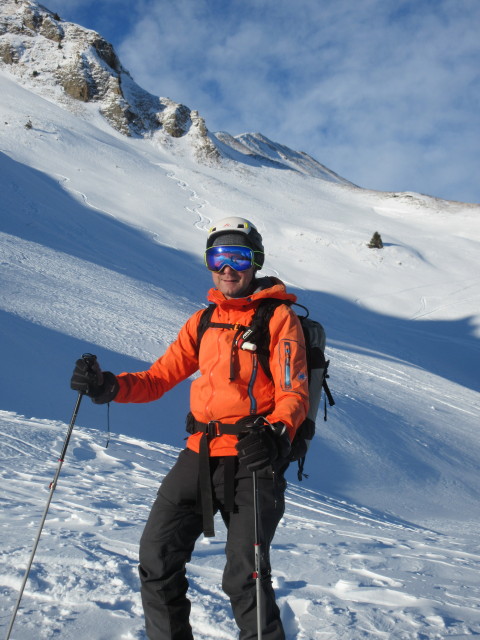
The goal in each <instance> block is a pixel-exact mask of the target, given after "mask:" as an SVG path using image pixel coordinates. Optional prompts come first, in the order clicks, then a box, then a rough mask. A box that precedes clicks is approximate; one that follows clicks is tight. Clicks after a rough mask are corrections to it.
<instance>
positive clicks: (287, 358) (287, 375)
mask: <svg viewBox="0 0 480 640" xmlns="http://www.w3.org/2000/svg"><path fill="white" fill-rule="evenodd" d="M284 349H285V389H291V388H292V377H291V366H290V355H291V350H290V342H285V346H284Z"/></svg>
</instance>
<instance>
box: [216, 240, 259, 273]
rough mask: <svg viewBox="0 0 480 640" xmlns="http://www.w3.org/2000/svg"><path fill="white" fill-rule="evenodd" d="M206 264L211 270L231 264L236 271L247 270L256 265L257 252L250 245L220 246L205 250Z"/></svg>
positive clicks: (217, 269)
mask: <svg viewBox="0 0 480 640" xmlns="http://www.w3.org/2000/svg"><path fill="white" fill-rule="evenodd" d="M205 264H206V265H207V267H208V269H210V271H221V270H222V269H223V267H226V266H229V267H231V268H232V269H235V271H246V270H247V269H250V267H253V266H255V252H254V251H253V250H252V249H250V247H241V246H236V245H233V246H221V245H220V246H218V247H210V249H207V250H206V251H205Z"/></svg>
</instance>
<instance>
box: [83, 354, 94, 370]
mask: <svg viewBox="0 0 480 640" xmlns="http://www.w3.org/2000/svg"><path fill="white" fill-rule="evenodd" d="M82 360H84V362H85V363H86V364H87V366H88V368H89V369H91V368H92V367H93V366H94V364H95V363H96V361H97V356H95V355H93V353H84V354H83V355H82Z"/></svg>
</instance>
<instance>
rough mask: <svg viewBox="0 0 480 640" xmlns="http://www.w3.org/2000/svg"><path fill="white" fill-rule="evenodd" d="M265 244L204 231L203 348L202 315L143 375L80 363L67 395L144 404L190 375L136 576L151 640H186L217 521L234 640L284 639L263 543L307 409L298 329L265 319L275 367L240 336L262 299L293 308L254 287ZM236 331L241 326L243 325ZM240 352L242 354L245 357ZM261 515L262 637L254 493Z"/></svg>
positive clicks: (275, 292)
mask: <svg viewBox="0 0 480 640" xmlns="http://www.w3.org/2000/svg"><path fill="white" fill-rule="evenodd" d="M264 258H265V255H264V248H263V243H262V237H261V236H260V234H259V232H258V230H257V229H256V227H255V226H254V225H253V224H252V223H251V222H249V221H248V220H246V219H244V218H237V217H229V218H224V219H222V220H220V221H219V222H218V223H217V224H216V225H215V226H214V227H213V228H212V229H210V231H209V234H208V238H207V247H206V252H205V264H206V266H207V267H208V269H209V270H210V271H211V273H212V278H213V284H214V285H215V286H214V288H212V289H211V290H210V291H209V293H208V300H209V301H210V302H211V303H214V304H215V305H216V306H215V307H214V310H213V315H212V316H211V319H210V322H209V324H208V326H207V327H206V330H205V328H204V334H203V337H202V339H201V340H199V331H198V328H199V323H201V319H202V316H203V314H204V312H205V310H204V309H202V310H199V311H198V312H196V313H195V314H194V315H193V316H192V317H191V318H190V319H189V320H187V322H186V323H185V325H184V326H183V327H182V328H181V329H180V332H179V334H178V337H177V339H176V340H175V341H174V342H173V343H172V344H171V345H170V346H169V347H168V349H167V350H166V352H165V353H164V355H163V356H161V357H160V358H159V359H158V360H157V361H156V362H155V363H154V364H153V365H152V366H151V367H150V368H149V369H148V370H146V371H141V372H137V373H121V374H120V375H114V374H113V373H111V372H103V371H102V370H101V369H100V367H99V365H98V363H96V364H95V366H94V368H93V369H92V367H88V366H87V365H86V364H85V361H84V360H78V361H77V363H76V367H75V370H74V373H73V376H72V381H71V387H72V388H73V389H75V390H77V391H83V392H84V393H86V394H87V395H89V396H90V397H91V398H92V400H93V402H95V403H97V404H103V403H106V402H110V401H111V400H115V401H116V402H149V401H152V400H157V399H158V398H160V397H161V396H162V395H163V394H164V393H165V392H166V391H168V390H169V389H171V388H172V387H173V386H174V385H176V384H177V383H179V382H180V381H182V380H185V379H186V378H188V377H189V376H191V375H192V374H193V373H195V372H196V371H197V370H200V376H199V377H197V378H196V379H195V380H193V382H192V384H191V394H190V413H189V414H188V416H187V431H189V433H190V436H189V437H188V440H187V443H186V448H185V449H184V450H183V451H182V452H181V453H180V455H179V457H178V459H177V462H176V463H175V465H174V466H173V468H172V469H171V470H170V472H169V473H168V474H167V475H166V477H165V478H164V480H163V482H162V483H161V485H160V488H159V490H158V494H157V498H156V500H155V502H154V504H153V506H152V509H151V512H150V516H149V518H148V521H147V523H146V526H145V529H144V532H143V535H142V537H141V541H140V554H139V556H140V563H139V574H140V581H141V594H142V603H143V608H144V613H145V625H146V632H147V636H148V638H149V639H150V640H167V639H168V640H193V635H192V629H191V626H190V623H189V614H190V601H189V600H188V598H187V589H188V581H187V578H186V568H185V565H186V563H187V562H188V561H189V560H190V557H191V554H192V551H193V548H194V545H195V542H196V540H197V539H198V538H199V536H200V535H201V534H202V531H203V533H204V535H206V536H211V535H214V530H213V515H214V513H217V512H218V511H219V512H220V514H221V516H222V519H223V521H224V523H225V525H226V528H227V543H226V547H225V554H226V565H225V569H224V573H223V581H222V587H223V590H224V591H225V593H226V594H227V595H228V596H229V598H230V602H231V605H232V609H233V613H234V616H235V620H236V623H237V625H238V627H239V629H240V634H239V638H240V640H253V639H254V638H257V637H262V638H263V639H264V640H283V639H284V638H285V634H284V631H283V627H282V622H281V620H280V612H279V609H278V606H277V604H276V602H275V594H274V590H273V587H272V582H271V567H270V557H269V551H270V545H271V542H272V539H273V536H274V534H275V530H276V528H277V525H278V523H279V521H280V519H281V517H282V515H283V513H284V492H285V487H286V481H285V479H284V472H285V470H286V468H287V467H288V453H289V450H290V442H291V440H292V438H293V436H294V434H295V430H296V428H297V427H298V426H299V425H300V424H301V423H302V421H303V420H304V418H305V416H306V413H307V410H308V380H307V365H306V359H305V346H304V338H303V333H302V328H301V325H300V322H299V320H298V318H297V316H296V315H295V313H294V312H293V311H291V309H290V307H289V306H288V305H286V304H280V305H279V306H278V307H277V308H276V309H275V312H274V314H273V316H272V318H271V320H270V324H269V328H270V335H271V341H270V355H269V362H270V369H271V377H268V376H267V374H266V373H265V372H264V370H263V368H262V367H261V366H259V363H258V354H256V353H255V351H254V350H252V346H251V344H249V343H248V341H243V342H242V339H241V336H242V335H243V333H244V331H245V327H247V326H248V325H249V324H250V322H251V319H252V317H253V314H254V311H255V309H256V307H257V306H258V304H259V303H260V301H262V300H263V299H265V298H276V299H280V300H285V301H295V299H296V297H295V296H294V295H293V294H290V293H287V291H286V288H285V285H284V284H283V283H282V282H281V281H280V280H278V279H277V278H270V277H264V278H257V271H258V270H260V269H261V267H262V266H263V262H264ZM241 326H243V329H241V328H240V329H239V327H241ZM242 347H243V348H242ZM253 474H255V484H256V493H255V495H256V496H258V502H259V505H260V508H259V510H258V512H257V518H259V522H258V528H259V532H260V538H261V540H260V542H261V552H260V554H261V565H260V566H261V573H260V576H257V580H259V585H261V586H260V587H259V588H260V593H259V596H260V595H261V598H260V597H259V598H258V599H259V600H260V601H261V611H260V610H259V615H260V618H261V627H262V628H261V629H257V626H258V625H259V621H258V619H257V606H256V605H257V594H256V581H255V575H254V541H255V538H254V525H255V524H257V521H256V520H254V517H255V514H254V502H255V501H254V493H253V490H252V489H253Z"/></svg>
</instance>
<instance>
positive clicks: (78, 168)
mask: <svg viewBox="0 0 480 640" xmlns="http://www.w3.org/2000/svg"><path fill="white" fill-rule="evenodd" d="M60 36H61V37H60ZM0 59H1V60H2V61H3V62H0V130H1V134H0V181H1V196H2V198H1V207H0V264H1V270H0V281H1V287H0V322H1V335H2V367H1V370H2V385H0V410H1V416H0V434H1V436H0V437H1V445H0V456H1V457H2V465H1V469H0V474H1V476H2V479H3V482H2V506H3V511H2V516H1V517H0V524H1V526H0V535H1V539H2V545H1V552H0V557H1V562H2V570H1V572H0V574H1V578H0V584H1V588H2V593H3V594H4V597H3V599H2V603H1V605H0V611H1V617H0V620H1V624H2V626H5V627H6V626H7V624H8V621H9V616H10V612H11V608H12V606H13V604H14V601H15V596H16V590H17V589H18V587H19V585H20V582H21V578H22V575H23V570H24V567H25V565H26V562H27V559H28V555H29V552H30V548H31V544H32V541H33V538H34V534H35V531H36V527H37V526H38V524H39V519H40V515H41V512H42V510H43V505H44V502H45V500H46V497H47V492H46V491H45V487H46V486H47V485H48V482H49V481H50V479H51V476H52V475H53V471H54V468H55V466H56V456H57V455H58V451H59V448H60V446H61V441H62V438H63V436H64V435H65V430H66V426H65V422H68V419H69V417H70V414H71V411H72V408H73V403H74V400H75V398H74V394H72V392H71V391H70V389H69V378H70V374H71V370H72V368H73V363H74V361H75V359H76V358H77V357H78V356H79V355H80V354H81V353H83V352H84V351H93V352H95V353H96V354H97V355H98V357H99V360H100V363H101V364H102V365H103V366H104V368H107V369H111V370H112V371H115V372H119V371H122V370H134V369H140V368H145V367H146V366H147V364H148V363H149V362H151V361H152V360H153V359H155V358H156V357H158V355H159V354H161V353H162V351H163V350H164V348H165V347H166V345H167V344H168V343H169V342H170V341H171V340H172V339H174V337H175V335H176V332H177V331H178V329H179V327H180V326H181V324H182V322H183V321H184V320H185V319H186V318H187V317H188V316H189V314H190V313H192V312H193V311H194V310H195V309H197V308H198V307H199V306H201V305H202V304H204V303H205V292H206V290H207V288H208V287H209V286H210V275H209V273H208V271H207V270H206V269H205V268H204V266H203V262H202V253H203V247H204V243H205V237H206V229H207V228H208V227H209V225H210V222H211V221H212V220H215V219H218V218H219V217H221V216H223V215H244V216H247V217H250V218H251V219H252V220H254V221H255V222H256V223H257V224H258V226H259V228H260V230H261V232H262V234H263V236H264V240H265V244H266V252H267V256H266V265H265V273H267V274H275V275H278V276H279V277H280V278H282V279H283V280H284V281H286V282H287V284H288V286H289V287H290V288H291V289H292V290H294V291H295V292H296V293H297V295H298V296H299V298H300V302H302V303H303V304H306V305H307V306H308V307H309V309H310V313H311V315H312V316H313V317H316V318H318V319H320V320H321V321H322V323H323V324H324V325H325V327H326V330H327V336H328V356H329V357H330V359H331V376H332V378H331V387H332V390H333V392H334V395H335V398H336V401H337V406H336V407H335V408H334V409H333V410H331V411H330V413H329V419H328V422H326V423H324V422H323V420H322V419H321V417H320V418H319V420H318V422H317V431H318V433H317V436H316V438H315V441H314V444H313V445H312V450H311V453H310V454H309V461H308V462H307V472H309V473H310V478H309V480H308V481H306V482H305V483H303V484H301V485H299V484H298V483H297V482H296V476H295V473H294V472H292V473H291V474H290V477H289V480H290V489H289V493H288V508H287V514H286V516H285V519H284V521H282V525H281V527H280V529H279V533H278V537H277V539H276V541H275V545H274V550H273V553H274V557H273V564H274V569H275V580H276V583H277V587H278V590H279V602H280V606H281V607H282V611H283V615H284V618H285V621H286V626H287V630H288V637H289V640H290V639H293V638H303V639H306V640H314V639H317V638H342V639H345V640H352V639H353V640H357V638H372V639H373V638H380V637H381V638H385V637H389V638H394V639H402V640H403V639H409V640H410V639H423V640H434V639H438V638H445V637H452V638H463V637H470V636H473V635H478V634H479V633H480V613H479V609H478V599H479V587H478V578H477V575H478V568H479V559H480V549H479V545H478V540H477V527H478V518H479V515H480V509H479V497H480V479H479V473H478V470H479V465H478V460H479V453H480V444H479V435H478V424H479V416H480V402H479V394H478V391H479V375H478V362H479V337H480V328H479V324H480V306H479V297H480V296H479V294H480V282H479V278H478V273H479V262H480V258H479V255H480V253H479V243H480V222H479V220H480V219H479V215H480V207H479V206H476V205H465V204H463V203H457V202H445V201H442V200H438V199H435V198H430V197H426V196H422V195H419V194H415V193H401V194H396V193H377V192H372V191H366V190H363V189H361V188H358V187H356V186H354V185H352V184H350V183H349V182H348V181H347V180H344V179H342V178H341V177H339V176H336V175H335V174H334V173H333V172H331V171H329V170H328V169H327V168H326V167H324V166H323V165H321V164H320V163H319V162H317V161H316V160H314V159H312V158H310V157H309V156H307V155H305V154H302V153H299V152H294V151H292V150H290V149H288V148H286V147H284V146H283V145H281V144H277V143H273V142H271V141H269V140H268V139H266V138H265V137H264V136H262V135H261V134H245V135H242V136H237V137H232V136H229V134H227V133H211V132H209V131H208V130H207V127H206V125H205V123H204V121H203V120H202V119H201V118H200V116H198V115H196V112H194V111H190V109H187V108H186V107H182V105H178V104H177V103H174V102H173V101H171V100H170V101H169V100H167V99H164V98H156V97H154V96H150V95H149V94H147V93H146V92H144V91H143V90H142V89H140V88H139V87H138V86H137V85H136V84H135V83H134V80H133V79H132V78H130V76H129V75H128V73H127V72H126V71H125V70H124V69H123V67H122V65H121V62H120V61H119V60H118V58H117V57H116V56H115V53H114V51H113V48H112V47H111V45H109V44H108V43H106V42H105V41H104V40H103V39H102V38H101V36H99V35H98V34H95V33H94V32H92V31H88V30H86V29H83V28H81V27H79V26H78V25H72V24H69V23H66V22H63V21H61V20H59V19H58V16H56V15H55V14H52V13H50V12H49V11H48V10H46V9H44V8H42V7H41V6H40V5H37V4H36V3H34V2H30V1H29V0H18V2H15V1H14V0H4V1H3V2H2V4H1V5H0ZM34 71H36V73H34ZM66 77H71V78H78V77H81V78H83V80H84V81H85V83H86V84H85V85H84V86H85V87H86V89H85V91H86V93H81V92H80V94H79V95H77V96H72V94H71V93H69V91H70V89H69V88H68V86H67V87H66V86H65V85H66V82H65V78H66ZM82 82H83V81H82ZM80 85H81V82H80V84H79V85H78V86H80ZM89 91H91V93H88V92H89ZM117 107H118V109H117ZM114 113H115V114H117V115H116V116H115V117H114V116H113V115H112V114H114ZM129 113H131V114H133V115H132V116H129V115H128V114H129ZM182 113H183V116H182V117H181V114H182ZM122 114H123V115H122ZM169 114H170V116H171V118H170V119H169V118H167V115H169ZM170 116H169V117H170ZM172 122H173V123H175V126H174V127H173V128H170V124H171V123H172ZM182 123H183V124H182ZM374 231H379V232H380V234H381V236H382V239H383V242H384V248H383V249H381V250H372V249H369V248H368V247H367V244H368V242H369V240H370V238H371V236H372V234H373V232H374ZM188 386H189V385H188V381H187V382H186V383H184V384H182V385H179V387H178V388H177V389H175V390H173V391H172V392H170V393H169V394H168V395H167V396H166V397H165V398H162V399H161V400H160V401H159V402H157V403H152V405H139V406H118V405H115V404H113V405H112V407H111V410H110V427H111V429H112V432H113V434H112V437H111V442H110V444H109V447H108V449H105V448H104V445H105V443H106V440H107V434H106V433H105V432H104V430H105V428H106V425H107V414H106V409H105V408H99V407H95V406H93V405H92V404H91V403H90V402H88V401H86V400H85V401H84V402H83V404H82V407H81V411H80V414H79V417H78V427H77V428H76V429H75V431H74V438H73V440H72V445H71V448H70V449H69V451H68V452H67V459H66V461H65V464H64V470H63V472H62V476H61V477H60V482H59V486H58V488H57V492H56V494H55V497H54V502H53V505H52V512H51V514H50V516H49V518H48V519H47V522H46V527H45V533H44V535H43V537H42V539H41V542H40V546H39V550H38V556H37V560H36V562H35V564H34V569H33V572H32V577H31V580H30V582H29V584H28V586H27V590H26V593H25V596H24V601H23V602H22V608H21V611H20V613H19V617H18V619H17V622H16V627H15V630H16V631H15V633H14V635H13V637H14V638H22V640H29V639H33V638H35V639H36V638H38V637H45V638H50V637H52V636H53V635H54V634H58V635H60V636H61V637H62V638H73V637H75V638H76V639H78V638H83V637H88V638H91V639H93V640H100V639H101V638H104V639H108V640H114V639H117V638H141V637H143V636H142V631H141V628H142V620H141V611H140V600H139V596H138V593H137V589H138V585H137V581H136V580H137V579H136V573H135V563H136V549H137V545H138V539H139V535H140V533H141V530H142V526H143V522H144V520H145V517H146V513H147V512H148V507H149V504H150V502H151V501H152V500H153V497H154V494H155V490H156V485H157V483H158V480H159V478H160V477H161V476H162V475H163V474H164V473H165V472H166V470H167V469H168V467H169V466H170V465H171V463H172V460H173V459H174V457H175V455H176V452H177V451H178V448H179V447H182V445H183V437H184V433H183V424H184V415H185V413H186V408H187V405H188ZM218 530H219V532H220V533H219V536H218V538H216V539H215V540H213V541H211V542H210V543H208V542H207V541H202V542H200V543H199V545H198V550H197V552H196V555H195V557H194V558H193V560H192V564H191V568H190V570H191V575H192V592H193V598H194V619H193V624H194V629H195V634H196V637H198V638H203V639H205V640H207V639H208V640H211V638H233V637H235V628H234V624H233V622H232V620H231V619H230V617H229V608H228V604H227V602H226V599H225V598H224V596H223V594H222V592H221V590H220V575H221V568H222V559H223V554H222V550H223V544H224V537H222V536H223V534H222V532H221V525H219V527H218Z"/></svg>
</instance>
